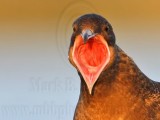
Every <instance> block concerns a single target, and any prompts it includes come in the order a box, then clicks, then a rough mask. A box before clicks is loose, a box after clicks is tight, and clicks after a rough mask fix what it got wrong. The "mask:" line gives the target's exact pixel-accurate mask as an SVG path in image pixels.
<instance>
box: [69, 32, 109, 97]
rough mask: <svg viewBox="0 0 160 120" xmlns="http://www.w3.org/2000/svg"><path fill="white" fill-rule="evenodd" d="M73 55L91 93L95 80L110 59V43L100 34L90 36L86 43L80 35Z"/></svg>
mask: <svg viewBox="0 0 160 120" xmlns="http://www.w3.org/2000/svg"><path fill="white" fill-rule="evenodd" d="M72 56H73V61H74V63H75V65H76V66H77V68H78V70H79V72H80V73H81V74H82V76H83V78H84V80H85V82H86V84H87V87H88V90H89V92H90V94H91V92H92V88H93V86H94V84H95V82H96V81H97V79H98V77H99V75H100V74H101V72H102V71H103V69H104V67H105V66H106V65H107V63H108V62H109V60H110V51H109V47H108V44H107V42H106V41H105V40H104V38H103V37H102V36H100V35H96V36H95V37H93V38H90V39H89V40H88V41H87V42H86V43H84V42H83V38H82V37H81V36H78V37H77V38H76V40H75V43H74V46H73V52H72Z"/></svg>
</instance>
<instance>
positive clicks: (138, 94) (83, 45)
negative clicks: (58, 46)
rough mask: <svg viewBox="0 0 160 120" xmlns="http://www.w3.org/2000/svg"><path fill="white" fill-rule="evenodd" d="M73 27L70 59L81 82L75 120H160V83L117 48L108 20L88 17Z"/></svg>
mask: <svg viewBox="0 0 160 120" xmlns="http://www.w3.org/2000/svg"><path fill="white" fill-rule="evenodd" d="M72 28H73V33H72V35H71V39H70V45H69V51H68V59H69V62H70V63H71V64H72V65H73V67H74V68H75V69H76V70H77V73H78V75H79V77H80V81H81V83H80V84H81V85H80V95H79V100H78V103H77V105H76V108H75V112H74V116H73V120H160V83H159V82H156V81H153V80H151V79H150V78H149V77H147V76H146V75H145V74H144V73H143V72H142V71H141V70H140V69H139V67H138V66H137V65H136V64H135V62H134V61H133V59H132V58H131V57H130V56H128V55H127V53H125V52H124V51H123V50H122V49H121V48H120V47H119V46H118V45H117V43H116V37H115V34H114V32H113V28H112V26H111V24H110V23H109V22H108V20H107V19H106V18H104V17H103V16H101V15H99V14H95V13H89V14H84V15H82V16H80V17H78V18H77V19H76V20H75V21H74V22H73V25H72Z"/></svg>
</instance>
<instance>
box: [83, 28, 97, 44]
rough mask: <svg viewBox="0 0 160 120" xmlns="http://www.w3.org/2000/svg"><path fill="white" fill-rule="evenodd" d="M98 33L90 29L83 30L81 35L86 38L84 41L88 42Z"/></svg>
mask: <svg viewBox="0 0 160 120" xmlns="http://www.w3.org/2000/svg"><path fill="white" fill-rule="evenodd" d="M95 35H96V33H93V32H92V31H91V30H90V29H86V30H83V31H82V33H81V36H82V38H83V40H84V43H86V42H87V40H89V39H90V38H92V37H94V36H95Z"/></svg>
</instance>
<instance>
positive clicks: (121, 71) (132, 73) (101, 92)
mask: <svg viewBox="0 0 160 120" xmlns="http://www.w3.org/2000/svg"><path fill="white" fill-rule="evenodd" d="M117 51H118V52H117V56H116V57H117V58H116V60H115V62H114V64H113V65H112V66H110V68H109V69H106V70H105V71H103V72H102V73H101V75H100V77H99V78H98V80H97V82H96V83H95V85H94V87H93V91H92V94H89V92H88V89H87V86H86V84H85V82H84V80H83V77H80V78H81V95H80V97H83V96H85V97H84V98H85V99H88V100H89V99H92V98H94V97H97V98H98V97H100V98H102V97H103V96H104V97H106V96H107V95H111V94H112V95H114V94H115V95H116V96H118V94H124V95H125V94H126V93H128V92H132V91H133V90H135V89H136V87H138V86H137V83H141V82H142V81H140V79H134V78H137V77H138V76H139V74H141V77H145V75H144V74H143V73H142V72H141V71H140V70H139V68H138V67H137V65H135V63H134V62H133V60H132V59H131V58H130V57H128V56H127V55H126V54H125V53H124V52H123V51H122V50H121V49H119V48H118V49H117ZM137 71H138V72H137ZM121 91H122V92H123V93H121ZM137 91H138V90H137ZM125 92H126V93H125ZM137 94H138V93H137ZM86 96H87V97H86ZM119 97H121V96H119ZM123 97H124V96H123ZM102 99H103V98H102Z"/></svg>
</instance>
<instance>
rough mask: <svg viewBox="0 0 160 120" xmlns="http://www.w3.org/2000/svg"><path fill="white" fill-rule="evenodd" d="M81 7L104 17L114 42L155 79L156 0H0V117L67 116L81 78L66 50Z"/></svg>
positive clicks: (41, 119) (158, 57)
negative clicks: (112, 34) (73, 24)
mask: <svg viewBox="0 0 160 120" xmlns="http://www.w3.org/2000/svg"><path fill="white" fill-rule="evenodd" d="M85 13H97V14H100V15H102V16H104V17H105V18H107V19H108V21H110V23H111V24H112V26H113V29H114V31H115V34H116V39H117V44H118V45H119V46H120V47H121V48H122V49H123V50H124V51H125V52H126V53H127V54H128V55H129V56H131V57H132V58H133V59H134V61H135V62H136V63H137V65H138V66H139V67H140V69H141V70H142V71H143V72H144V73H145V74H146V75H147V76H148V77H149V78H151V79H153V80H155V81H160V79H159V77H160V74H159V71H160V54H159V51H160V47H159V46H160V14H159V13H160V1H159V0H141V1H140V0H134V1H127V0H121V1H115V0H112V1H111V0H110V1H106V0H101V1H99V0H92V1H91V0H59V1H56V0H27V1H24V0H1V1H0V120H72V117H73V114H74V109H75V105H76V103H77V101H78V96H79V87H80V80H79V77H78V75H77V72H76V70H75V69H74V68H73V67H72V66H71V65H70V64H69V62H68V55H67V52H68V46H69V43H70V36H71V33H72V27H71V25H72V22H73V21H74V20H75V19H76V18H77V17H79V16H81V15H83V14H85Z"/></svg>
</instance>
